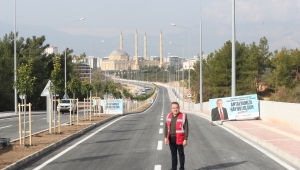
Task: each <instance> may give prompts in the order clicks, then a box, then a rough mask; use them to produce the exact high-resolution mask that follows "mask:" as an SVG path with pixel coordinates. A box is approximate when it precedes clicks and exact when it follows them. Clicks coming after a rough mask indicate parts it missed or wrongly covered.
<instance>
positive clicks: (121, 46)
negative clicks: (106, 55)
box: [120, 31, 123, 50]
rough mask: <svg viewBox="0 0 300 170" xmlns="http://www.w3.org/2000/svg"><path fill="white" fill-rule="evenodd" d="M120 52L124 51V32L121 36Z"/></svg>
mask: <svg viewBox="0 0 300 170" xmlns="http://www.w3.org/2000/svg"><path fill="white" fill-rule="evenodd" d="M120 50H123V34H122V31H121V34H120Z"/></svg>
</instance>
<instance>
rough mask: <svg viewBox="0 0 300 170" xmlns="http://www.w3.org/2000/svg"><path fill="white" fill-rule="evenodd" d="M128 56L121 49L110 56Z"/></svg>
mask: <svg viewBox="0 0 300 170" xmlns="http://www.w3.org/2000/svg"><path fill="white" fill-rule="evenodd" d="M124 55H126V56H128V54H127V52H126V51H124V50H121V49H116V50H114V51H112V52H111V53H110V56H124Z"/></svg>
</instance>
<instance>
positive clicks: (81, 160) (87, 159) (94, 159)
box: [49, 154, 122, 165]
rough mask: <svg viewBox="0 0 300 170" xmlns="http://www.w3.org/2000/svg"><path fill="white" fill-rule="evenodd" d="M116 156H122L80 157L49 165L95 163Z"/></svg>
mask: <svg viewBox="0 0 300 170" xmlns="http://www.w3.org/2000/svg"><path fill="white" fill-rule="evenodd" d="M118 155H122V154H109V155H101V156H88V157H80V158H78V159H70V160H66V161H62V160H57V161H55V162H52V163H50V164H49V165H51V164H52V165H55V164H61V163H68V162H71V163H74V162H84V161H89V162H91V161H96V160H101V159H104V158H108V157H113V156H118Z"/></svg>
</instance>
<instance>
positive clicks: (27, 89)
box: [14, 59, 36, 145]
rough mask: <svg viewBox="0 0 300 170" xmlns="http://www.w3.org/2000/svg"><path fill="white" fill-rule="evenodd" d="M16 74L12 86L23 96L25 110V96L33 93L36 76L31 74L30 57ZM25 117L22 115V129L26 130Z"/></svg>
mask: <svg viewBox="0 0 300 170" xmlns="http://www.w3.org/2000/svg"><path fill="white" fill-rule="evenodd" d="M17 74H18V76H17V80H16V82H15V83H14V87H15V88H16V89H17V91H18V93H19V95H20V96H24V105H25V106H24V110H25V112H26V96H30V95H31V94H32V93H33V89H34V84H35V80H36V78H35V77H33V76H32V60H31V59H30V60H29V61H28V63H27V64H22V65H21V66H20V67H19V69H18V70H17ZM25 112H24V115H25ZM25 119H26V118H25V116H24V124H23V125H24V129H23V130H24V131H26V125H25ZM23 145H25V133H24V134H23Z"/></svg>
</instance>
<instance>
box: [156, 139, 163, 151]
mask: <svg viewBox="0 0 300 170" xmlns="http://www.w3.org/2000/svg"><path fill="white" fill-rule="evenodd" d="M157 150H162V141H161V140H160V141H158V143H157Z"/></svg>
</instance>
